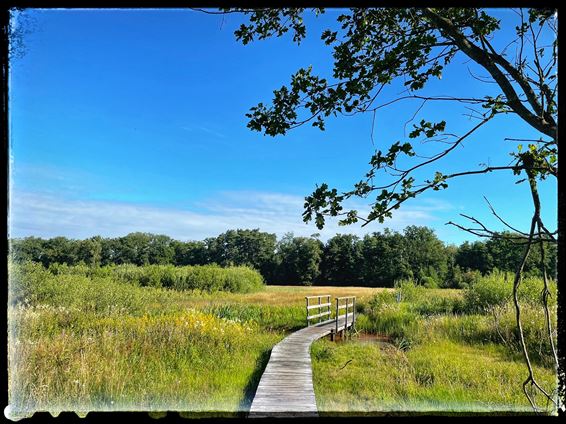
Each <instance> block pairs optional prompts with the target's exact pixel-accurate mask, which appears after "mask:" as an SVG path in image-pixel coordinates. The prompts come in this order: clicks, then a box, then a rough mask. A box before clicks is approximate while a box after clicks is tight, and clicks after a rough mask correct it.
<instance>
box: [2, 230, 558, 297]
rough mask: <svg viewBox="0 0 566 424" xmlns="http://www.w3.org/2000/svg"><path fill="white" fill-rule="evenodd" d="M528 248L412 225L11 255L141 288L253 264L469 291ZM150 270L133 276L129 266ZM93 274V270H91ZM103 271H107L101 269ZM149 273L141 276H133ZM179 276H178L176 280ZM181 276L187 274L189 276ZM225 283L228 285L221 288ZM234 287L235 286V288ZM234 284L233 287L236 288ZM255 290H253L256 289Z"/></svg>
mask: <svg viewBox="0 0 566 424" xmlns="http://www.w3.org/2000/svg"><path fill="white" fill-rule="evenodd" d="M522 248H523V245H521V244H517V243H515V242H514V240H513V234H511V233H501V234H500V237H497V238H494V239H490V240H488V241H486V242H483V241H476V242H473V243H469V242H464V243H463V244H462V245H461V246H459V247H457V246H452V245H448V246H446V245H445V244H444V243H443V242H442V241H440V240H439V239H438V238H437V237H436V235H435V234H434V232H433V230H431V229H430V228H427V227H418V226H409V227H407V228H405V230H404V231H403V232H402V233H399V232H395V231H391V230H388V229H386V230H385V231H383V232H374V233H372V234H367V235H366V236H364V237H363V238H362V239H360V238H358V237H356V236H353V235H349V234H337V235H336V236H334V237H332V238H330V239H329V240H328V241H327V242H326V243H323V242H322V241H320V240H319V239H318V238H317V237H314V236H313V237H294V236H293V234H292V233H289V234H286V235H285V236H284V237H282V238H281V239H280V240H279V241H277V239H276V236H275V234H270V233H265V232H261V231H259V230H257V229H256V230H233V231H232V230H231V231H227V232H226V233H223V234H220V235H219V236H218V237H216V238H214V237H212V238H208V239H206V240H204V241H188V242H182V241H178V240H173V239H171V238H170V237H167V236H164V235H153V234H145V233H132V234H128V235H127V236H125V237H118V238H101V237H98V236H97V237H92V238H90V239H86V240H70V239H67V238H65V237H55V238H52V239H48V240H44V239H41V238H37V237H27V238H23V239H12V240H11V241H10V256H11V258H12V259H13V260H14V261H16V262H20V263H21V262H24V261H34V262H39V263H42V264H43V265H44V266H45V267H50V266H52V265H53V264H67V265H77V264H85V265H88V266H94V267H97V266H102V267H104V266H109V265H118V266H122V268H117V270H116V271H114V272H117V273H120V272H122V273H124V274H125V275H126V274H127V273H128V271H126V270H129V269H131V270H132V271H129V272H131V273H132V276H130V277H126V276H125V277H124V278H132V279H135V280H136V281H137V282H138V283H139V284H141V285H154V286H164V287H169V286H174V285H176V286H179V287H201V288H204V286H202V285H201V283H194V282H192V281H193V279H192V277H190V276H188V274H187V275H186V276H185V277H183V276H182V275H181V274H183V272H184V273H185V274H186V273H187V272H188V271H186V270H185V271H181V270H177V271H174V268H173V265H174V266H177V267H179V266H187V265H190V266H196V265H212V264H217V265H220V266H222V267H227V266H247V267H251V268H253V269H255V270H258V271H259V272H260V273H261V275H262V276H263V278H264V280H265V281H266V282H267V283H268V284H305V285H341V286H353V285H365V286H370V287H392V286H393V285H394V283H395V281H399V280H402V279H405V278H412V279H413V280H414V281H415V282H417V283H418V284H421V285H425V286H427V287H454V288H458V287H466V286H467V285H469V284H472V283H473V282H474V281H476V280H477V278H478V277H479V276H480V275H485V274H487V273H489V272H492V271H494V270H501V271H511V272H513V271H515V267H516V266H517V263H518V262H517V261H518V258H520V257H521V252H522ZM128 264H129V265H138V266H139V265H152V267H149V268H143V271H141V269H140V270H138V271H134V269H135V268H132V267H130V268H128V266H127V265H128ZM545 264H546V270H547V273H548V274H549V275H550V276H553V277H554V276H555V275H556V246H554V245H553V244H547V245H546V254H545ZM539 265H540V251H539V249H532V250H531V254H530V255H529V257H528V261H527V263H526V265H525V271H526V273H527V274H529V275H532V276H537V275H540V270H539V269H540V266H539ZM197 270H199V271H198V272H200V273H203V272H205V271H204V270H208V271H206V272H211V273H216V274H214V275H215V277H214V278H213V279H212V280H215V281H216V282H212V280H211V284H212V285H213V286H214V287H211V289H215V288H217V287H216V286H217V285H218V284H221V283H219V282H218V278H217V277H216V276H217V275H218V273H220V272H221V271H219V270H218V269H217V268H195V269H193V271H191V273H192V274H191V275H194V274H195V273H196V272H197ZM90 272H92V271H90ZM98 272H104V271H98ZM136 272H137V273H141V272H143V273H144V275H143V276H141V275H140V276H137V277H136V276H135V275H137V274H136ZM173 274H174V275H173ZM185 274H183V275H185ZM222 284H223V283H222ZM230 284H232V283H230ZM233 284H235V283H233ZM252 285H253V284H252Z"/></svg>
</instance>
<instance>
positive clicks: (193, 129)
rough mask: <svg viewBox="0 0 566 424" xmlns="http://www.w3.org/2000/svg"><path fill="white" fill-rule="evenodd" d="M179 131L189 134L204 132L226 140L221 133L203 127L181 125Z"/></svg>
mask: <svg viewBox="0 0 566 424" xmlns="http://www.w3.org/2000/svg"><path fill="white" fill-rule="evenodd" d="M181 129H182V130H185V131H189V132H205V133H207V134H211V135H213V136H215V137H218V138H226V136H225V135H224V134H222V133H221V132H219V131H215V130H213V129H212V128H209V127H208V126H204V125H183V126H181Z"/></svg>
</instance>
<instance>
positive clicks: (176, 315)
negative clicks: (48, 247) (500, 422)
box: [8, 264, 556, 416]
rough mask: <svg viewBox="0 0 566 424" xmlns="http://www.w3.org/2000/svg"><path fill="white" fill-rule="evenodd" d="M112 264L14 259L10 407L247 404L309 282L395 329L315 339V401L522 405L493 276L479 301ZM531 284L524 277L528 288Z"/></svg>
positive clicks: (406, 288) (537, 327)
mask: <svg viewBox="0 0 566 424" xmlns="http://www.w3.org/2000/svg"><path fill="white" fill-rule="evenodd" d="M156 269H157V268H155V269H154V270H153V271H155V270H156ZM153 271H152V272H153ZM112 272H114V271H113V270H111V269H91V270H89V271H88V272H86V271H84V269H82V270H81V269H78V268H73V269H70V268H64V267H60V268H58V269H57V270H55V269H52V270H45V269H44V268H42V267H41V266H37V265H33V264H28V265H25V266H14V265H13V264H11V265H10V306H9V308H8V323H9V334H8V336H9V340H8V360H9V401H10V405H11V407H12V415H14V416H25V415H29V414H31V413H33V412H34V411H39V410H47V411H51V412H59V411H64V410H78V411H80V410H83V411H89V410H97V411H111V410H144V411H146V410H147V411H161V410H170V411H173V410H176V411H187V413H192V414H194V413H198V412H201V411H217V412H218V413H220V414H222V415H231V414H232V415H233V414H236V413H238V412H239V411H246V410H247V409H248V408H249V405H250V402H251V400H252V397H253V393H254V391H255V388H256V387H257V383H258V381H259V378H260V377H261V374H262V372H263V369H264V367H265V364H266V362H267V360H268V356H269V351H270V350H271V348H272V347H273V346H274V345H275V344H276V343H277V342H278V341H279V340H281V339H282V338H283V337H285V335H286V334H288V333H289V332H291V331H294V330H296V329H298V328H301V327H303V326H304V325H305V296H307V295H316V294H330V295H331V297H332V298H334V297H337V296H344V295H355V296H357V298H358V302H357V306H358V307H357V309H358V312H359V315H358V316H359V320H358V322H357V326H358V328H359V329H361V330H363V331H365V332H368V333H380V334H385V335H388V336H390V337H391V339H392V341H393V345H386V346H385V347H380V346H379V345H376V344H367V343H361V342H359V341H356V339H353V340H352V341H349V342H344V343H330V342H328V341H327V340H321V341H317V342H315V343H314V345H313V347H312V357H313V374H314V383H315V391H316V395H317V402H318V404H319V408H320V410H321V411H323V412H324V411H325V412H327V413H333V412H334V413H337V412H340V411H356V412H360V411H366V412H379V411H389V412H391V411H450V410H454V411H462V410H464V411H493V410H498V411H507V410H511V411H522V410H525V411H529V406H528V403H527V400H526V398H525V397H524V395H523V393H522V392H521V383H522V381H523V380H524V379H525V377H526V374H525V372H526V369H525V366H524V365H523V362H522V358H521V357H520V355H519V354H518V345H517V338H516V333H515V332H514V311H513V309H512V308H510V307H509V304H508V303H505V302H500V299H501V296H499V295H497V296H495V297H494V296H491V293H493V292H494V290H493V287H492V285H493V284H495V283H494V281H495V279H493V278H492V279H491V280H490V281H489V282H488V283H484V284H483V285H481V284H480V285H479V286H478V288H477V289H474V288H471V289H470V290H476V292H477V293H480V294H479V295H478V298H481V299H483V300H485V299H488V301H491V300H490V299H492V300H493V299H495V301H494V302H492V303H494V304H491V306H490V307H489V308H484V307H483V306H482V308H475V306H474V305H470V304H469V302H470V299H473V298H474V296H472V295H470V294H465V293H463V292H462V291H458V290H446V289H424V288H419V287H414V286H411V285H410V284H408V283H404V284H402V285H401V286H400V287H398V288H397V289H396V290H393V289H373V288H366V287H297V286H268V287H265V288H264V289H262V290H259V291H255V292H251V293H237V292H230V291H209V290H171V289H168V288H164V287H153V286H152V285H151V284H149V285H146V286H144V285H139V284H136V283H134V284H132V282H127V281H125V279H124V278H123V277H120V278H118V277H116V275H114V274H112ZM128 272H134V273H135V272H140V271H139V270H137V269H136V270H133V271H132V270H129V271H128ZM144 272H145V271H144ZM148 272H149V271H148ZM537 284H538V283H537ZM537 284H534V283H533V282H530V283H528V284H525V287H530V290H531V292H532V293H535V294H536V290H534V289H533V288H532V287H535V286H536V287H538V286H537ZM236 286H237V285H234V286H233V287H236ZM537 290H538V288H537ZM485 293H487V294H485ZM484 294H485V295H484ZM505 296H507V294H506V293H505V292H504V297H505ZM528 298H529V297H525V299H527V300H528ZM530 298H531V299H535V300H536V296H534V295H532V296H530ZM483 300H482V301H483ZM484 306H485V305H484ZM537 308H538V309H537ZM555 308H556V307H555V305H553V309H552V314H553V320H554V321H553V322H554V325H555V322H556V310H555ZM525 318H526V319H525V321H524V325H525V331H526V337H527V343H528V346H529V349H530V351H532V352H533V355H532V358H533V361H534V364H535V371H536V376H537V378H538V379H539V380H540V381H541V382H542V383H543V385H544V386H545V387H550V388H552V387H555V382H554V380H553V379H554V378H555V372H554V370H553V369H552V361H549V347H548V345H545V344H544V343H541V340H544V334H545V329H544V316H543V315H542V314H541V311H540V307H539V306H537V305H536V301H533V302H527V304H526V306H525ZM527 318H528V319H527ZM350 360H351V361H350ZM348 361H350V362H348ZM553 384H554V386H553Z"/></svg>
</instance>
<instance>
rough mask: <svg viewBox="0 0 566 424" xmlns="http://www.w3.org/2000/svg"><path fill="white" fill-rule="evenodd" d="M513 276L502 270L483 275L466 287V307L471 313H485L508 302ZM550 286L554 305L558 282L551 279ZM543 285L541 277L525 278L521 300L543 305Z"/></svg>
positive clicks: (519, 294)
mask: <svg viewBox="0 0 566 424" xmlns="http://www.w3.org/2000/svg"><path fill="white" fill-rule="evenodd" d="M513 278H514V275H513V274H512V273H509V272H508V273H504V272H500V271H495V272H492V273H491V274H489V275H486V276H484V277H481V278H480V279H479V280H478V281H477V282H476V283H475V284H473V285H471V286H469V287H468V288H466V289H465V291H464V303H465V309H466V310H467V311H468V312H471V313H477V312H480V313H485V312H487V311H489V310H490V309H492V308H494V307H498V306H503V305H505V304H507V303H508V302H510V301H511V300H512V299H513ZM549 286H550V287H549V288H550V292H551V297H550V298H549V303H550V305H554V304H555V302H556V283H555V282H554V281H553V280H550V281H549ZM543 287H544V282H543V280H542V279H540V278H537V277H528V278H525V279H523V280H522V282H521V284H520V286H519V290H518V297H519V301H520V302H521V303H527V304H531V305H541V304H542V296H541V293H542V289H543Z"/></svg>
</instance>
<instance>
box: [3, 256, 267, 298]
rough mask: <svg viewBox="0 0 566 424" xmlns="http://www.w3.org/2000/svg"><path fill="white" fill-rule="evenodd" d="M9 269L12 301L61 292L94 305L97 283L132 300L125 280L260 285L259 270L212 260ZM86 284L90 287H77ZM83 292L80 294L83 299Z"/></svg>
mask: <svg viewBox="0 0 566 424" xmlns="http://www.w3.org/2000/svg"><path fill="white" fill-rule="evenodd" d="M9 273H10V293H9V295H10V299H11V302H10V303H12V304H14V303H18V302H24V303H29V302H31V303H33V304H35V303H38V304H40V303H43V302H45V301H47V298H46V297H45V296H55V297H56V298H57V299H58V298H59V297H60V296H62V297H63V298H64V299H68V302H79V303H80V304H81V305H83V306H85V307H86V308H88V307H90V306H92V305H94V304H95V299H97V298H98V297H100V296H102V295H103V293H104V291H103V290H102V287H107V288H108V289H109V290H108V292H107V294H108V295H109V296H110V297H111V298H112V296H113V295H112V294H111V293H112V290H110V288H112V287H114V288H115V289H114V290H115V296H117V297H119V296H120V293H123V294H124V296H125V298H128V299H129V300H128V301H131V302H136V297H135V296H130V295H129V294H128V293H130V291H129V290H130V289H129V288H128V287H127V286H129V285H135V286H139V287H153V288H160V287H163V288H170V289H174V290H179V291H182V290H200V291H205V292H208V293H211V292H217V291H226V292H233V293H250V292H255V291H258V290H260V289H261V288H262V287H263V279H262V277H261V275H260V274H259V273H258V272H257V271H255V270H253V269H250V268H247V267H229V268H221V267H219V266H217V265H203V266H198V265H197V266H184V267H174V266H173V265H146V266H137V265H131V264H125V265H107V266H104V267H88V266H86V265H74V266H69V265H66V264H62V265H61V264H51V265H50V266H49V268H47V269H45V268H44V267H43V266H42V265H41V264H38V263H35V262H25V263H23V264H11V265H10V269H9ZM87 286H88V287H90V289H88V290H86V291H85V290H83V289H84V287H87ZM132 293H133V292H132ZM139 293H144V292H139ZM83 295H84V296H86V297H85V298H84V299H83ZM24 299H25V301H24ZM111 301H112V299H110V302H111ZM68 302H67V303H65V302H63V301H61V302H58V301H57V302H55V304H59V303H65V304H69V303H68ZM93 302H94V303H93ZM89 305H90V306H89ZM105 305H106V304H105Z"/></svg>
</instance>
